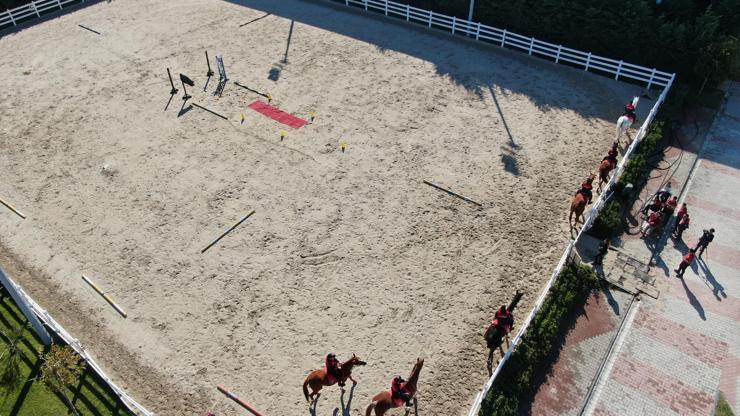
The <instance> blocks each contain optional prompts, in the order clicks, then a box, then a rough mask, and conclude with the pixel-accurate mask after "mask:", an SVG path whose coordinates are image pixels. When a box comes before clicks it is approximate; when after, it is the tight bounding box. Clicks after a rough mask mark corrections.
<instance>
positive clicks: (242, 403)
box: [216, 386, 262, 416]
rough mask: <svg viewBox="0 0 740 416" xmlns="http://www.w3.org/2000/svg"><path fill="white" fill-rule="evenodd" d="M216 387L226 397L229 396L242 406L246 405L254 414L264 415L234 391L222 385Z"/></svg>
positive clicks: (256, 415)
mask: <svg viewBox="0 0 740 416" xmlns="http://www.w3.org/2000/svg"><path fill="white" fill-rule="evenodd" d="M216 387H217V388H218V391H220V392H221V393H223V394H225V395H226V397H228V398H229V399H231V400H233V401H235V402H237V403H239V404H240V405H241V406H242V407H244V408H245V409H247V410H249V411H250V412H252V414H253V415H255V416H262V413H260V412H258V411H257V410H255V408H254V407H252V406H250V405H249V403H247V402H245V401H244V400H242V399H240V398H238V397H236V395H235V394H234V393H232V392H230V391H228V390H226V389H225V388H223V387H222V386H216Z"/></svg>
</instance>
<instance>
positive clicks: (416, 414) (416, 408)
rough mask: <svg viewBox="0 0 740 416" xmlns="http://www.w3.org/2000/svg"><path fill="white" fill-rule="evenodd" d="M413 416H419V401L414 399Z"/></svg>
mask: <svg viewBox="0 0 740 416" xmlns="http://www.w3.org/2000/svg"><path fill="white" fill-rule="evenodd" d="M414 416H419V401H418V400H416V397H414Z"/></svg>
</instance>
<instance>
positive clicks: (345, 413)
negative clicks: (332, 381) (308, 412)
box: [332, 384, 356, 416]
mask: <svg viewBox="0 0 740 416" xmlns="http://www.w3.org/2000/svg"><path fill="white" fill-rule="evenodd" d="M355 386H356V385H355V384H352V387H350V389H349V398H348V399H347V405H346V406H345V404H344V394H342V395H340V396H339V405H340V406H341V409H342V416H351V413H350V410H351V409H352V397H354V395H355ZM339 409H340V408H339V407H335V408H334V413H332V416H339Z"/></svg>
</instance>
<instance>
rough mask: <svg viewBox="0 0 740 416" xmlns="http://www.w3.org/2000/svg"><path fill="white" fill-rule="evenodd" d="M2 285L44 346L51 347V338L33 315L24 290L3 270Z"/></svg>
mask: <svg viewBox="0 0 740 416" xmlns="http://www.w3.org/2000/svg"><path fill="white" fill-rule="evenodd" d="M0 285H2V286H4V287H5V290H6V291H7V292H8V294H10V297H12V298H13V300H14V301H15V304H16V305H18V308H19V309H20V310H21V312H23V315H25V316H26V319H28V322H30V323H31V326H32V327H33V329H34V330H35V331H36V334H38V336H39V338H41V342H43V343H44V345H50V344H51V337H50V336H49V333H48V332H46V328H44V324H43V323H41V321H40V320H39V318H38V317H37V316H36V314H35V313H33V310H31V306H30V305H29V304H28V301H27V300H26V297H25V294H24V293H23V289H21V288H20V286H16V285H15V283H14V282H12V281H11V280H10V278H9V277H8V276H6V275H5V272H4V271H3V270H2V269H0Z"/></svg>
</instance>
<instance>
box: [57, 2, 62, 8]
mask: <svg viewBox="0 0 740 416" xmlns="http://www.w3.org/2000/svg"><path fill="white" fill-rule="evenodd" d="M57 5H58V6H59V10H62V2H61V1H59V0H57Z"/></svg>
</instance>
